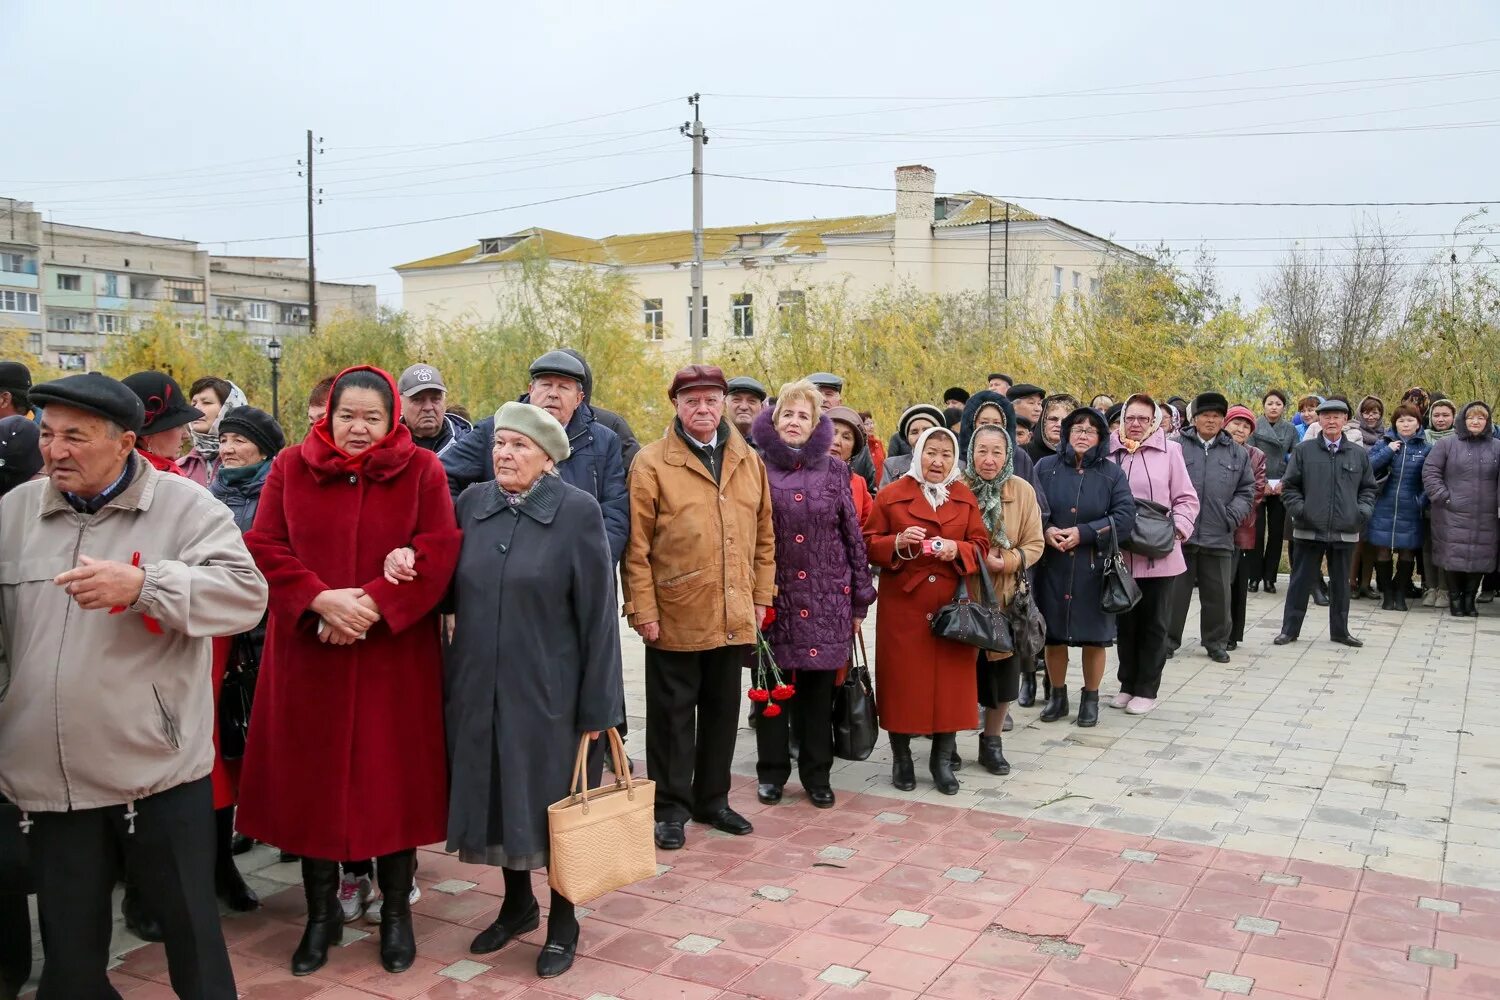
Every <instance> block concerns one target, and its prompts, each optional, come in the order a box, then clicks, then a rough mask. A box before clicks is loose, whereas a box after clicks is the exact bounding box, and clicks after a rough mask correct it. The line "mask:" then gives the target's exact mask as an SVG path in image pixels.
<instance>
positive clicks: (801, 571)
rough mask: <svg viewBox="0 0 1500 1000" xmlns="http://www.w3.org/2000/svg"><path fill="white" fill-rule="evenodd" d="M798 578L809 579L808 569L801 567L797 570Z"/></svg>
mask: <svg viewBox="0 0 1500 1000" xmlns="http://www.w3.org/2000/svg"><path fill="white" fill-rule="evenodd" d="M797 579H799V580H806V579H807V570H805V569H799V570H798V571H797Z"/></svg>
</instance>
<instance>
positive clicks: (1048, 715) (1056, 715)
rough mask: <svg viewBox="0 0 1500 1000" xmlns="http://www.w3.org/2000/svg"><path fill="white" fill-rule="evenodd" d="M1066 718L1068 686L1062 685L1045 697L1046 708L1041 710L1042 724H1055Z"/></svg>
mask: <svg viewBox="0 0 1500 1000" xmlns="http://www.w3.org/2000/svg"><path fill="white" fill-rule="evenodd" d="M1067 717H1068V686H1067V685H1066V684H1063V685H1061V686H1059V687H1055V688H1053V689H1052V692H1051V693H1050V694H1049V695H1047V707H1046V708H1044V709H1042V716H1041V718H1042V721H1043V722H1056V721H1057V720H1058V719H1066V718H1067Z"/></svg>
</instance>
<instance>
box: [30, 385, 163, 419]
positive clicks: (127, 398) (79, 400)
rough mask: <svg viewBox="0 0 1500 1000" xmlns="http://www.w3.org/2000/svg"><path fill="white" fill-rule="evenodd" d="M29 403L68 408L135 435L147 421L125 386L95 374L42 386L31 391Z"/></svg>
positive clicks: (135, 399)
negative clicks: (89, 414) (108, 422)
mask: <svg viewBox="0 0 1500 1000" xmlns="http://www.w3.org/2000/svg"><path fill="white" fill-rule="evenodd" d="M31 401H32V402H33V403H35V404H36V405H38V406H40V407H43V408H44V409H45V408H46V406H47V404H49V403H56V404H58V405H59V406H71V407H72V408H73V409H75V410H83V411H85V412H88V413H92V414H94V415H95V416H99V417H103V418H104V419H105V420H110V421H113V422H114V423H117V424H119V425H120V426H121V427H123V428H125V429H126V430H127V431H134V432H135V433H136V434H139V433H140V432H141V424H143V423H145V420H146V408H145V406H144V405H143V404H142V403H141V397H139V396H137V395H136V394H135V393H133V392H131V391H130V387H129V386H127V385H126V384H125V383H124V382H119V381H116V380H115V379H112V378H110V377H109V376H108V375H101V374H100V373H98V372H89V373H88V374H86V375H69V376H68V377H67V378H60V379H57V380H55V381H52V382H43V383H42V384H41V385H38V386H35V387H33V388H32V390H31Z"/></svg>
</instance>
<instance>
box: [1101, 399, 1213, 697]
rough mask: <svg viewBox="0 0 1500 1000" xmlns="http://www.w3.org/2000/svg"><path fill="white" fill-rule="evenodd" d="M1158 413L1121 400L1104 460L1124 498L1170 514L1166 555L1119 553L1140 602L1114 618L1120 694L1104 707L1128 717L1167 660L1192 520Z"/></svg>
mask: <svg viewBox="0 0 1500 1000" xmlns="http://www.w3.org/2000/svg"><path fill="white" fill-rule="evenodd" d="M1166 419H1167V417H1166V411H1165V409H1164V408H1163V407H1161V406H1158V405H1157V404H1156V401H1155V400H1154V399H1152V398H1151V397H1150V396H1148V395H1146V394H1145V393H1143V392H1137V393H1134V394H1132V395H1130V396H1129V397H1127V398H1126V400H1125V406H1124V409H1123V410H1121V418H1120V431H1119V433H1118V434H1116V435H1114V436H1113V437H1111V438H1110V441H1109V456H1110V458H1111V459H1112V460H1113V461H1114V463H1115V464H1116V465H1118V466H1119V467H1120V468H1121V469H1122V470H1124V472H1125V478H1126V481H1127V482H1128V484H1129V486H1130V493H1131V495H1132V496H1134V497H1138V498H1139V499H1141V500H1148V501H1150V502H1152V503H1154V504H1157V505H1158V506H1161V507H1164V508H1165V509H1166V510H1167V511H1168V512H1170V514H1171V516H1172V526H1173V534H1174V535H1175V537H1174V538H1173V540H1172V551H1171V552H1168V553H1167V554H1166V555H1164V556H1157V557H1155V558H1152V557H1150V556H1143V555H1137V554H1135V553H1133V552H1129V553H1126V555H1125V559H1126V565H1127V566H1129V567H1130V575H1131V576H1133V577H1134V578H1135V582H1136V585H1137V586H1139V587H1140V588H1141V602H1140V603H1139V604H1137V605H1136V606H1135V607H1134V608H1132V609H1131V610H1129V611H1127V612H1125V614H1123V615H1120V616H1119V617H1118V618H1117V620H1116V625H1117V626H1118V629H1119V640H1120V641H1119V649H1118V652H1119V656H1120V666H1119V673H1118V677H1119V681H1120V693H1119V694H1117V695H1115V697H1114V700H1113V701H1112V702H1110V704H1111V705H1112V706H1113V707H1115V708H1123V709H1124V710H1125V711H1127V712H1129V713H1130V714H1131V715H1145V714H1146V713H1147V712H1149V711H1151V710H1152V709H1153V708H1155V707H1156V695H1157V690H1158V688H1160V686H1161V675H1162V668H1163V667H1164V666H1165V665H1166V662H1167V646H1168V639H1167V631H1168V628H1169V618H1170V615H1171V607H1172V586H1173V581H1175V580H1176V579H1177V578H1178V577H1179V576H1181V575H1182V574H1183V572H1184V571H1185V570H1186V569H1187V561H1186V559H1184V558H1183V555H1182V542H1183V539H1186V538H1190V537H1191V536H1192V534H1193V525H1194V524H1196V523H1197V521H1198V492H1197V491H1196V490H1194V489H1193V481H1192V479H1191V478H1190V477H1189V476H1188V470H1187V463H1186V462H1185V461H1184V460H1183V457H1182V446H1181V445H1180V444H1178V443H1177V442H1176V441H1173V440H1171V439H1170V438H1169V437H1167V432H1166V427H1165V423H1166Z"/></svg>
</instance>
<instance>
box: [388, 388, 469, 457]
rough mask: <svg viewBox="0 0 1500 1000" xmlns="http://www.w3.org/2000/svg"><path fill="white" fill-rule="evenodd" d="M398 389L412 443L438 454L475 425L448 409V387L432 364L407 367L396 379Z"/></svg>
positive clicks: (403, 418)
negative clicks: (398, 379)
mask: <svg viewBox="0 0 1500 1000" xmlns="http://www.w3.org/2000/svg"><path fill="white" fill-rule="evenodd" d="M396 391H397V392H399V393H401V398H402V400H404V402H403V403H402V404H401V422H402V423H403V424H405V425H406V428H407V430H409V431H411V440H412V443H413V444H415V445H416V446H417V447H418V448H422V449H424V450H425V451H430V452H432V453H433V454H434V455H436V456H437V457H438V458H442V457H443V453H444V452H446V451H447V450H448V449H449V448H451V447H453V446H454V445H455V444H457V443H458V442H459V441H461V440H463V439H464V438H465V437H466V436H468V433H469V432H470V431H472V430H473V429H474V425H473V424H471V423H470V422H469V421H467V420H465V419H464V418H463V417H460V416H459V415H458V414H456V413H449V412H448V387H447V386H446V385H444V384H443V376H442V374H441V373H439V372H438V370H437V369H436V368H434V367H432V366H431V365H412V366H411V367H410V368H408V369H406V371H404V372H402V373H401V379H400V381H398V382H397V383H396Z"/></svg>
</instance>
